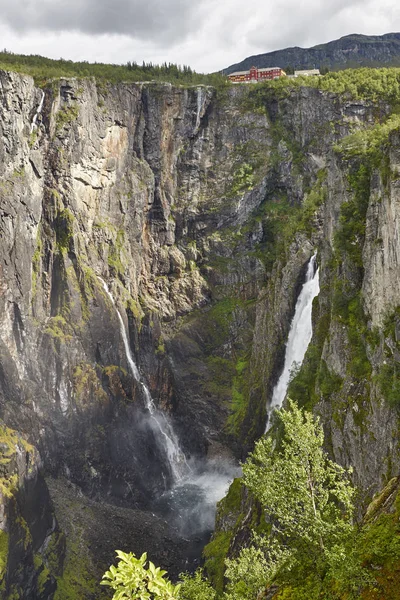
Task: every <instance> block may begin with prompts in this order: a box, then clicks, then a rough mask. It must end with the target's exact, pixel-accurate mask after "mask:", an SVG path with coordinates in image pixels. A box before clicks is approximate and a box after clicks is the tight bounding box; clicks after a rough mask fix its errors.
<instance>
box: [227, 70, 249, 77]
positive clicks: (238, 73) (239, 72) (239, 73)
mask: <svg viewBox="0 0 400 600" xmlns="http://www.w3.org/2000/svg"><path fill="white" fill-rule="evenodd" d="M249 73H250V71H235V72H234V73H229V75H228V77H231V76H232V75H248V74H249Z"/></svg>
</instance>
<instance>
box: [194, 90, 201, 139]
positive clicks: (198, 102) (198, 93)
mask: <svg viewBox="0 0 400 600" xmlns="http://www.w3.org/2000/svg"><path fill="white" fill-rule="evenodd" d="M202 108H203V88H202V87H198V88H197V114H196V126H195V128H194V130H195V132H196V131H198V129H199V127H200V114H201V109H202Z"/></svg>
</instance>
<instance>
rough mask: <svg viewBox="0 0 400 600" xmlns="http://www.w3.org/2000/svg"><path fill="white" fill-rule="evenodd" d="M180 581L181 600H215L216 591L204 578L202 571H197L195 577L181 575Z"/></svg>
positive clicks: (188, 574)
mask: <svg viewBox="0 0 400 600" xmlns="http://www.w3.org/2000/svg"><path fill="white" fill-rule="evenodd" d="M179 581H180V583H181V587H180V589H179V600H214V599H215V597H216V591H215V590H214V589H213V588H212V587H211V584H210V582H209V581H208V580H207V579H205V578H204V577H203V571H202V569H197V571H196V572H195V573H194V574H193V575H191V574H190V573H181V574H180V575H179Z"/></svg>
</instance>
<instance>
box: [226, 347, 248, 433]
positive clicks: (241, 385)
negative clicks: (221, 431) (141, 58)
mask: <svg viewBox="0 0 400 600" xmlns="http://www.w3.org/2000/svg"><path fill="white" fill-rule="evenodd" d="M235 371H236V373H235V376H234V377H233V380H232V390H231V393H232V402H231V407H230V414H229V417H228V420H227V428H228V431H229V432H230V433H233V434H235V435H238V434H239V432H240V428H241V425H242V423H243V420H244V418H245V416H246V413H247V408H248V406H247V402H248V394H249V390H248V381H249V365H248V361H247V360H245V359H244V358H239V359H238V360H237V362H236V365H235Z"/></svg>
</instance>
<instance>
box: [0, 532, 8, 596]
mask: <svg viewBox="0 0 400 600" xmlns="http://www.w3.org/2000/svg"><path fill="white" fill-rule="evenodd" d="M7 560H8V533H7V532H6V531H4V530H2V529H0V590H1V588H2V583H3V581H4V579H5V575H6V570H7Z"/></svg>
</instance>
